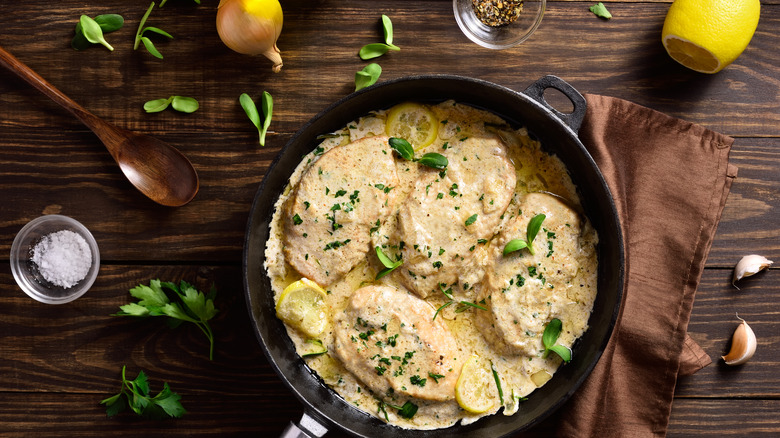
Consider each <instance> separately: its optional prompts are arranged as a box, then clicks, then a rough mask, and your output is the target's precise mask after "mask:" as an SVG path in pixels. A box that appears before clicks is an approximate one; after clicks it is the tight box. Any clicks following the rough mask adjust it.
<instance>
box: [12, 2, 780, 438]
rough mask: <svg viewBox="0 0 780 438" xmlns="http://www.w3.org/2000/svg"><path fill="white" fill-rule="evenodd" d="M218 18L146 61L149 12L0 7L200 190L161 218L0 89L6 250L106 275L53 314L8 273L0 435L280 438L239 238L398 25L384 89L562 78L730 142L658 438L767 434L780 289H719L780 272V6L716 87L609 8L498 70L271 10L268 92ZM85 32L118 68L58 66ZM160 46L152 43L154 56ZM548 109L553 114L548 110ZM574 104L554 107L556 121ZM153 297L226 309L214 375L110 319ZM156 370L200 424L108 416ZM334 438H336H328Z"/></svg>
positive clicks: (397, 14) (358, 7) (60, 131)
mask: <svg viewBox="0 0 780 438" xmlns="http://www.w3.org/2000/svg"><path fill="white" fill-rule="evenodd" d="M216 4H217V1H216V0H203V1H202V5H200V6H198V5H196V4H195V3H194V2H192V1H191V0H170V1H169V2H168V4H167V5H166V6H165V7H164V8H163V9H155V10H154V12H153V14H152V15H151V17H150V19H149V24H151V25H155V26H158V27H161V28H163V29H165V30H166V31H168V32H170V33H171V34H173V35H174V36H175V39H174V40H172V41H163V40H159V42H158V48H159V49H160V51H161V52H162V53H163V55H164V56H165V59H164V60H157V59H155V58H153V57H151V56H150V55H149V54H148V53H145V52H143V50H142V49H141V50H139V51H138V52H133V50H132V39H133V35H134V34H135V31H136V26H137V24H138V20H139V19H140V17H141V15H143V13H144V11H145V10H146V7H148V3H147V2H127V1H122V0H103V1H100V2H98V1H76V0H61V1H57V2H53V1H51V0H28V1H24V2H8V1H4V0H0V6H2V7H1V8H0V11H2V13H0V45H2V46H3V47H4V48H6V49H7V50H9V51H11V52H12V53H14V54H15V55H16V56H17V58H19V59H20V60H21V61H23V62H25V63H27V64H28V65H29V66H31V67H32V68H34V69H35V70H36V71H38V72H39V73H40V74H41V75H42V76H43V77H44V78H46V79H48V80H49V81H50V82H51V83H52V84H54V85H55V86H57V87H59V88H60V89H61V90H62V91H63V92H65V93H66V94H68V95H69V96H70V97H72V98H74V99H75V100H76V101H78V102H80V103H81V104H82V105H83V106H84V107H86V108H88V109H89V110H91V111H93V112H95V113H96V114H98V115H100V116H102V117H105V118H106V119H108V120H111V121H112V122H114V123H116V124H117V125H119V126H123V127H126V128H129V129H133V130H138V131H141V132H145V133H150V134H153V135H155V136H157V137H160V138H161V139H163V140H166V141H169V142H170V143H172V144H174V145H176V146H177V147H178V148H179V149H181V150H182V151H183V152H184V153H185V154H186V155H187V156H188V157H189V158H190V159H191V161H192V162H193V164H194V165H195V167H196V168H197V170H198V172H199V175H200V178H201V190H200V192H199V194H198V195H197V197H196V199H195V201H193V202H192V203H191V204H189V205H187V206H184V207H181V208H177V209H170V208H165V207H160V206H158V205H156V204H153V203H151V202H150V201H148V200H146V199H145V198H143V197H142V196H141V195H139V194H138V193H137V192H135V190H134V189H133V188H132V187H131V186H130V184H129V183H128V182H127V181H126V180H125V179H124V178H123V177H122V176H121V174H120V173H119V171H118V169H117V167H116V165H115V164H114V163H113V161H112V160H111V158H110V156H109V155H108V154H107V153H106V152H105V150H104V149H103V147H102V145H101V144H100V143H99V142H98V140H97V139H96V137H94V135H93V134H92V133H91V132H89V131H88V130H86V128H84V127H83V126H82V125H80V124H79V122H78V121H76V120H75V119H74V118H72V116H70V115H69V114H68V113H67V112H66V111H64V110H62V109H61V108H59V107H57V105H56V104H54V103H52V102H51V101H49V100H47V98H45V97H43V96H42V95H40V94H39V93H38V92H37V91H35V90H34V89H32V88H31V87H29V86H27V85H26V84H25V83H24V82H23V81H21V80H20V79H17V78H16V77H14V76H13V75H11V74H10V73H8V72H5V71H0V200H2V204H1V206H0V253H4V254H8V253H9V251H10V246H11V242H12V240H13V237H14V236H15V234H16V233H17V232H18V230H19V229H20V228H21V227H22V226H23V225H24V224H25V223H26V222H28V221H29V220H31V219H33V218H35V217H37V216H39V215H41V214H46V213H60V214H65V215H68V216H71V217H74V218H76V219H78V220H80V221H82V222H83V223H84V224H85V225H86V226H87V227H88V228H89V229H90V230H91V231H92V232H93V234H94V235H95V237H96V238H97V240H98V242H99V245H100V249H101V253H102V261H103V266H102V268H101V271H100V275H99V276H98V280H97V282H96V283H95V286H94V287H93V288H92V290H90V292H89V293H88V294H87V295H85V296H84V297H82V298H81V299H79V300H77V301H76V302H74V303H71V304H68V305H64V306H48V305H44V304H40V303H37V302H35V301H33V300H31V299H29V298H28V297H27V296H26V295H24V294H23V293H22V292H21V290H20V289H19V288H18V287H17V286H16V284H15V283H14V280H13V278H12V276H11V273H10V267H9V263H8V260H7V258H6V259H4V260H0V309H2V311H1V312H2V313H0V334H2V335H0V436H2V437H6V436H8V437H25V436H32V435H35V436H85V437H87V436H107V435H109V436H138V435H141V434H144V433H147V434H152V435H153V436H244V435H259V436H267V435H276V434H278V433H279V432H281V430H282V429H283V428H284V426H285V425H286V424H287V422H288V421H289V420H291V419H295V418H296V417H297V416H298V415H300V412H301V411H300V405H299V404H298V402H297V401H296V400H295V398H294V397H293V396H292V395H291V394H290V393H289V392H288V391H287V389H286V387H285V386H284V384H283V383H282V382H281V381H280V380H279V379H278V378H277V377H276V374H275V373H274V371H273V370H272V368H271V366H270V365H269V364H268V362H267V361H266V359H265V357H264V355H263V353H262V351H261V349H260V347H259V345H258V344H257V342H256V340H255V338H254V334H253V333H252V328H251V326H250V322H249V318H248V314H247V310H246V306H245V303H244V298H243V291H242V284H241V281H242V278H241V277H242V274H241V251H242V246H243V240H244V228H245V225H246V220H247V217H248V213H249V209H250V206H251V202H252V199H253V197H254V194H255V192H256V190H257V188H258V186H259V184H260V183H261V182H262V179H263V174H264V172H265V171H266V169H267V168H268V166H269V165H270V164H271V162H272V161H273V159H274V158H275V157H276V156H277V155H278V153H279V151H280V150H281V148H282V147H283V146H284V144H285V143H286V142H287V141H288V140H289V139H290V138H291V137H292V135H294V133H295V132H296V131H297V130H298V129H299V128H300V127H301V126H302V125H303V124H304V123H305V122H306V121H307V120H309V119H310V118H311V117H313V116H314V115H316V114H317V113H318V112H320V111H322V110H323V109H324V108H326V107H327V106H328V105H329V104H331V103H332V102H335V101H336V100H338V99H340V98H342V97H344V96H346V95H348V94H349V93H350V92H351V91H352V89H353V87H354V83H353V77H354V73H355V71H357V70H360V69H361V68H363V66H364V65H365V64H366V62H364V61H361V60H360V59H359V58H358V57H357V56H356V53H357V50H358V49H359V48H360V47H361V46H362V45H363V44H366V43H369V42H376V41H379V40H380V38H381V28H380V27H379V24H378V23H379V15H380V14H382V13H385V14H387V15H389V16H390V17H391V18H392V19H393V23H394V25H395V30H396V32H395V37H396V38H395V42H396V44H398V45H399V46H400V47H401V48H402V50H401V51H400V52H397V53H392V54H390V55H389V56H385V57H383V58H380V59H379V60H378V62H379V63H380V64H381V65H382V67H383V74H382V77H381V79H380V81H384V80H390V79H394V78H399V77H403V76H407V75H414V74H458V75H464V76H470V77H477V78H480V79H485V80H489V81H492V82H495V83H498V84H501V85H504V86H507V87H509V88H511V89H515V90H522V89H524V88H525V87H526V86H528V85H530V84H531V83H532V82H533V81H535V80H536V79H538V78H539V77H541V76H543V75H546V74H555V75H558V76H560V77H562V78H563V79H565V80H566V81H568V82H569V83H571V84H572V85H573V86H574V87H575V88H577V89H578V90H580V91H581V92H583V93H594V94H604V95H610V96H615V97H620V98H624V99H628V100H631V101H634V102H637V103H639V104H642V105H646V106H649V107H651V108H653V109H656V110H659V111H663V112H665V113H668V114H670V115H672V116H676V117H680V118H683V119H686V120H689V121H692V122H696V123H699V124H702V125H704V126H705V127H708V128H711V129H714V130H717V131H720V132H723V133H724V134H727V135H731V136H733V137H735V138H736V142H735V145H734V148H733V150H732V155H731V161H732V162H733V163H734V164H735V165H737V166H738V167H739V177H738V178H737V180H736V181H735V182H734V185H733V186H732V189H731V194H730V195H729V198H728V202H727V204H726V208H725V210H724V213H723V217H722V220H721V223H720V226H719V228H718V232H717V235H716V239H715V242H714V244H713V247H712V250H711V253H710V257H709V259H708V262H707V269H706V270H705V273H704V275H703V278H702V282H701V286H700V288H699V290H698V292H697V296H696V302H695V305H694V309H693V315H692V318H691V322H690V326H689V332H690V334H691V336H692V337H693V338H694V339H695V340H696V341H697V342H698V343H699V344H700V345H701V346H702V347H703V348H704V349H705V350H706V351H707V353H708V354H709V355H710V357H712V359H713V362H714V363H713V364H712V365H710V366H708V367H706V368H704V369H703V370H701V371H700V372H698V373H697V374H695V375H693V376H689V377H685V378H681V379H680V380H679V381H678V385H677V392H676V399H675V402H674V405H673V407H672V416H671V421H670V426H669V435H670V436H713V435H715V434H717V435H724V436H747V435H750V436H754V435H764V436H777V435H780V424H779V423H778V421H777V418H776V417H777V416H776V413H777V411H778V407H779V406H778V400H780V378H778V377H777V374H776V370H777V367H778V365H779V364H780V354H778V353H777V351H779V349H778V348H777V347H778V346H779V345H778V344H779V343H780V323H778V322H777V321H778V312H780V310H778V309H780V306H778V302H779V301H780V298H778V296H780V295H778V291H777V285H778V284H780V281H779V280H780V278H778V271H777V270H774V269H773V270H770V271H769V272H767V273H763V274H760V275H759V276H757V277H756V278H753V279H750V280H748V281H746V282H744V284H743V285H742V289H741V290H736V289H734V288H733V287H732V286H731V284H730V275H731V268H732V267H733V265H734V264H735V263H736V261H737V260H738V259H739V257H741V256H742V255H744V254H748V253H759V254H763V255H765V256H767V257H769V258H770V259H774V260H779V259H780V222H779V221H778V220H777V218H778V214H777V211H778V208H780V171H778V170H780V152H778V151H780V90H779V88H780V74H779V73H778V72H780V52H778V50H777V47H778V46H779V45H780V35H779V34H778V32H777V31H776V30H777V29H778V28H780V2H778V1H774V0H773V1H767V2H762V15H761V21H760V23H759V27H758V30H757V32H756V34H755V36H754V38H753V41H752V42H751V44H750V46H749V48H748V49H747V51H746V52H745V53H744V54H743V56H742V57H740V58H739V59H738V60H737V61H736V63H735V64H734V65H732V66H730V67H729V68H727V69H726V70H724V71H722V72H720V73H718V74H717V75H712V76H705V75H700V74H697V73H694V72H690V71H688V70H686V69H684V68H683V67H681V66H679V65H677V64H676V63H675V62H674V61H672V60H671V59H670V58H669V57H668V56H667V55H666V53H665V51H664V49H663V47H662V46H661V44H660V29H661V26H662V24H663V20H664V16H665V14H666V10H667V9H668V7H669V4H670V2H668V1H649V2H646V1H612V2H607V6H608V7H609V9H610V11H611V12H612V14H613V16H614V18H613V19H612V20H610V21H604V20H600V19H598V18H596V17H594V16H593V15H592V14H591V13H590V12H589V11H588V7H589V6H590V5H591V4H592V2H583V1H550V2H549V3H548V5H547V11H546V14H545V18H544V21H543V23H542V25H541V26H540V28H539V29H538V30H537V32H536V33H535V34H534V35H533V36H532V37H531V39H529V40H528V41H527V42H526V43H524V44H523V45H521V46H519V47H517V48H514V49H511V50H507V51H501V52H496V51H492V50H488V49H483V48H481V47H478V46H476V45H475V44H473V43H471V42H470V41H469V40H467V39H466V37H465V36H463V35H462V34H461V33H460V31H459V30H458V28H457V25H456V23H455V20H454V19H453V17H452V5H451V2H450V1H446V0H426V1H412V0H404V1H397V0H395V1H391V0H384V1H372V2H366V1H359V0H347V1H338V2H336V1H324V0H321V1H310V0H291V1H285V2H283V7H284V11H285V26H284V30H283V33H282V37H281V38H280V40H279V47H280V48H281V50H282V55H283V57H284V60H285V66H284V68H283V70H282V72H280V73H278V74H273V73H272V72H271V71H270V63H269V62H268V61H267V60H265V59H264V58H249V57H244V56H241V55H238V54H235V53H232V52H230V51H229V50H228V49H226V48H225V47H224V46H223V45H222V43H221V42H220V41H219V39H218V36H217V33H216V29H215V27H214V15H215V9H216ZM82 13H85V14H88V15H91V16H94V15H97V14H101V13H119V14H121V15H123V16H124V17H125V20H126V23H125V26H124V27H123V28H122V29H121V30H119V31H118V32H115V33H112V34H109V36H108V39H109V41H111V42H112V44H113V45H114V46H115V48H116V50H115V51H114V52H108V51H107V50H105V49H103V48H101V47H95V48H90V49H88V50H86V51H82V52H76V51H73V50H72V49H70V48H69V43H70V38H71V37H72V35H73V26H74V25H75V23H76V20H77V19H78V16H79V15H80V14H82ZM155 41H158V40H155ZM263 90H267V91H269V92H270V93H271V94H272V95H273V96H274V101H275V106H274V119H273V122H272V125H271V132H270V133H269V135H268V144H267V146H266V147H265V148H260V147H258V145H257V144H256V140H257V133H256V131H255V129H254V127H252V126H251V124H249V122H248V121H247V120H246V117H245V115H244V114H243V111H242V109H241V108H240V106H239V105H238V101H237V99H238V96H239V95H240V94H241V93H243V92H247V93H249V94H251V95H252V96H254V97H255V98H258V97H259V95H260V94H261V93H262V91H263ZM171 94H178V95H185V96H192V97H195V98H197V99H198V100H199V102H200V105H201V109H200V110H199V111H198V112H196V113H194V114H181V113H176V112H173V111H165V112H163V113H159V114H145V113H144V111H143V109H142V105H143V102H145V101H146V100H151V99H155V98H159V97H167V96H169V95H171ZM551 100H552V101H553V102H557V101H556V100H555V97H554V96H551ZM559 105H563V106H565V105H566V103H565V102H564V103H559ZM150 278H161V279H179V278H185V279H188V280H191V281H193V282H195V283H196V284H197V285H198V286H200V287H201V288H205V289H207V288H208V287H210V285H211V284H212V283H213V284H215V285H216V287H217V289H218V290H219V295H218V307H219V308H220V314H219V316H218V317H217V318H216V320H215V321H214V331H215V333H216V348H217V350H216V357H215V360H214V361H213V362H209V361H208V360H207V359H206V358H205V354H206V352H207V350H206V349H207V344H206V341H205V338H204V337H203V336H202V334H201V333H200V332H198V331H197V330H195V329H194V328H188V327H180V328H178V329H176V330H169V329H168V328H166V327H164V326H163V325H162V324H160V323H158V322H154V321H136V320H130V319H122V318H119V317H113V316H110V315H111V314H112V313H114V312H116V310H117V309H118V306H119V305H122V304H125V303H126V302H128V300H129V295H128V293H127V291H128V289H129V288H131V287H133V286H135V285H136V284H138V283H140V282H146V281H148V279H150ZM736 313H738V314H739V315H740V316H741V317H743V318H746V319H747V320H748V321H749V322H750V323H751V326H752V327H753V329H754V330H755V332H756V335H757V337H758V342H759V345H758V351H757V353H756V356H755V357H754V359H753V361H751V362H750V363H749V364H748V365H746V366H743V367H739V368H728V367H726V366H724V365H722V363H719V361H718V358H719V356H720V355H722V354H724V353H725V351H726V349H727V348H728V345H729V338H730V336H731V333H732V331H733V330H734V328H735V327H736V324H737V322H738V320H737V319H736V316H735V314H736ZM122 365H127V366H128V370H129V372H130V373H132V374H133V375H134V374H135V373H137V371H138V370H139V369H143V370H144V371H146V372H147V373H148V374H149V376H150V379H151V384H152V387H153V389H154V388H160V387H161V385H162V382H163V381H165V382H168V383H170V385H171V386H172V387H173V388H174V389H175V390H176V391H178V392H180V393H181V394H183V395H184V400H183V402H184V404H185V407H186V408H187V409H188V410H189V411H190V414H189V415H187V416H185V417H184V418H182V419H180V420H176V421H171V422H162V423H150V422H144V421H141V420H138V419H135V418H133V417H129V416H122V417H121V418H115V419H107V418H106V417H105V415H104V409H103V408H102V407H101V406H100V405H98V402H99V401H100V400H101V399H103V398H105V397H108V396H110V395H111V391H113V390H114V389H115V388H116V389H118V378H119V371H120V369H121V366H122ZM329 436H338V434H334V435H329Z"/></svg>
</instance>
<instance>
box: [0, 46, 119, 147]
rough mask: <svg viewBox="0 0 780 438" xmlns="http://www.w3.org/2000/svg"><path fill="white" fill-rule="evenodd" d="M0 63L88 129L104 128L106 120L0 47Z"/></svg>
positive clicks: (94, 130)
mask: <svg viewBox="0 0 780 438" xmlns="http://www.w3.org/2000/svg"><path fill="white" fill-rule="evenodd" d="M0 65H2V66H3V67H5V68H6V69H8V70H9V71H11V72H13V73H16V75H17V76H19V77H20V78H22V79H24V80H25V81H27V82H28V83H29V84H30V85H32V86H33V87H35V88H37V89H38V91H40V92H41V93H43V94H45V95H46V96H48V97H49V98H51V100H53V101H55V102H57V103H58V104H59V105H61V106H62V107H63V108H65V109H67V110H68V111H70V112H71V113H72V114H73V115H74V116H76V118H78V119H79V120H81V122H82V123H84V124H85V125H86V126H87V127H88V128H89V129H91V130H92V131H93V132H96V129H100V128H104V129H105V125H107V122H105V121H103V120H101V119H100V118H98V117H97V116H95V115H94V114H92V113H91V112H89V111H87V110H86V109H84V108H83V107H82V106H81V105H79V104H78V103H76V102H75V101H73V99H71V98H69V97H68V96H66V95H65V94H63V93H62V92H61V91H60V90H58V89H57V88H56V87H54V85H52V84H50V83H49V82H48V81H47V80H46V79H44V78H42V77H41V76H40V75H39V74H38V73H36V72H34V71H33V70H32V69H31V68H30V67H28V66H27V65H25V64H24V63H23V62H21V61H19V60H18V59H16V57H15V56H14V55H12V54H11V53H9V52H8V51H7V50H5V49H4V48H2V47H0Z"/></svg>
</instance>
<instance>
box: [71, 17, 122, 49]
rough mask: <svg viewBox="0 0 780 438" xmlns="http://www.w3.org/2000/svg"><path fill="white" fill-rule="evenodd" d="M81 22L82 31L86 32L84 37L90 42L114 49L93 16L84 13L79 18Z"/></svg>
mask: <svg viewBox="0 0 780 438" xmlns="http://www.w3.org/2000/svg"><path fill="white" fill-rule="evenodd" d="M79 24H81V31H82V33H83V34H84V37H86V38H87V41H89V42H90V43H95V44H97V43H99V44H102V45H103V46H105V47H106V48H107V49H108V50H111V51H112V52H113V51H114V48H113V47H111V44H108V41H106V39H105V38H104V37H103V30H102V29H101V28H100V25H99V24H98V23H97V22H96V21H95V20H94V19H92V18H90V17H88V16H86V15H82V16H81V17H80V18H79Z"/></svg>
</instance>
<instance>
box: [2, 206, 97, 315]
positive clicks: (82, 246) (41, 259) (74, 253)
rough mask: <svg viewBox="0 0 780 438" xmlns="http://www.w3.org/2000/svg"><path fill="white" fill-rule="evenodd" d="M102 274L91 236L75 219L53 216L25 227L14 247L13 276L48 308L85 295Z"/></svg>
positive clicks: (12, 252)
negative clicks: (99, 272) (99, 271)
mask: <svg viewBox="0 0 780 438" xmlns="http://www.w3.org/2000/svg"><path fill="white" fill-rule="evenodd" d="M98 270H100V251H99V250H98V246H97V242H96V241H95V238H94V237H93V236H92V233H90V232H89V230H88V229H87V228H86V227H85V226H84V225H82V224H81V223H80V222H78V221H77V220H75V219H72V218H70V217H67V216H62V215H57V214H50V215H45V216H41V217H39V218H37V219H33V220H32V221H30V222H29V223H28V224H27V225H25V226H24V227H22V229H21V230H20V231H19V233H18V234H17V235H16V238H14V242H13V244H12V245H11V272H12V273H13V275H14V279H15V280H16V283H17V284H18V285H19V287H20V288H21V289H22V290H23V291H24V292H25V293H26V294H27V295H29V296H30V297H32V298H34V299H36V300H38V301H40V302H42V303H47V304H64V303H69V302H71V301H73V300H75V299H76V298H78V297H80V296H82V295H84V293H86V292H87V290H89V288H90V287H91V286H92V284H93V283H94V282H95V278H97V274H98Z"/></svg>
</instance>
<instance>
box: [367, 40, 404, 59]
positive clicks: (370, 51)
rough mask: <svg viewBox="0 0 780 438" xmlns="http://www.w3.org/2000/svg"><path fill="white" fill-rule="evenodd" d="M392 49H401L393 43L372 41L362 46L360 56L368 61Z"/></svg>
mask: <svg viewBox="0 0 780 438" xmlns="http://www.w3.org/2000/svg"><path fill="white" fill-rule="evenodd" d="M390 50H393V51H399V50H401V49H400V48H398V47H397V46H394V45H392V44H384V43H371V44H366V45H365V46H363V47H361V48H360V51H359V52H358V56H360V59H362V60H363V61H368V60H369V59H373V58H378V57H380V56H382V55H384V54H385V53H387V52H389V51H390Z"/></svg>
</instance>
